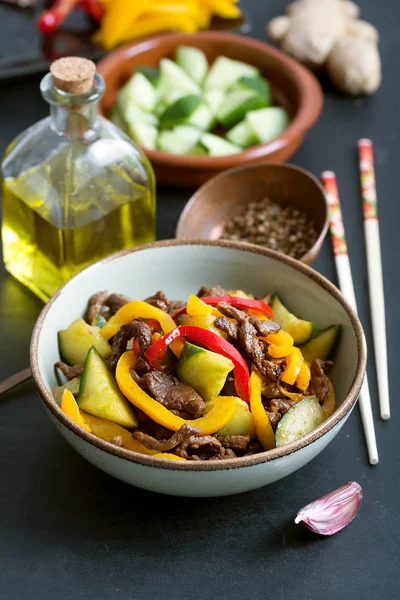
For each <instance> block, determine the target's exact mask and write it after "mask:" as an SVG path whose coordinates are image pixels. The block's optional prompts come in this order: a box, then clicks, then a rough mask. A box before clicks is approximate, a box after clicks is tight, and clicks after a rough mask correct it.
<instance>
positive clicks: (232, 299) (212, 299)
mask: <svg viewBox="0 0 400 600" xmlns="http://www.w3.org/2000/svg"><path fill="white" fill-rule="evenodd" d="M201 301H202V302H203V304H208V305H210V306H217V305H218V304H219V303H220V302H224V303H225V304H231V305H232V306H234V307H235V308H239V309H242V310H248V309H249V308H251V309H255V310H259V311H260V312H262V313H264V314H266V315H267V316H268V317H271V318H272V317H273V316H274V313H273V311H272V308H271V307H270V306H269V304H267V303H266V302H264V301H263V300H251V299H249V298H240V297H238V296H204V298H201ZM185 312H187V307H186V306H184V307H183V308H180V309H179V310H177V311H176V312H175V313H174V314H173V318H174V319H176V318H177V317H179V315H183V314H184V313H185Z"/></svg>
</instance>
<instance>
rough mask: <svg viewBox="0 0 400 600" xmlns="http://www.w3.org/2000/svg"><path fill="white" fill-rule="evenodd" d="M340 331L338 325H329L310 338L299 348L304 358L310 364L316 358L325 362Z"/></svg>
mask: <svg viewBox="0 0 400 600" xmlns="http://www.w3.org/2000/svg"><path fill="white" fill-rule="evenodd" d="M339 330H340V325H331V326H330V327H327V328H326V329H323V330H322V331H320V332H319V333H318V335H316V336H315V337H313V338H311V340H309V341H308V342H307V343H306V344H304V345H303V346H300V350H301V352H302V354H303V356H304V358H305V359H306V360H307V361H308V362H310V363H312V362H313V360H315V359H316V358H321V359H322V360H327V359H328V358H329V355H330V353H331V352H332V349H333V346H334V345H335V342H336V338H337V336H338V333H339Z"/></svg>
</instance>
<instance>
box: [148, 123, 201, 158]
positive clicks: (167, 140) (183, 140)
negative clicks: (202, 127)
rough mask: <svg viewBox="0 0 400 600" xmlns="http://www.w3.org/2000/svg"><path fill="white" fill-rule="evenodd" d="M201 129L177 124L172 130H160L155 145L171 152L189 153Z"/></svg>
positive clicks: (195, 143) (197, 140)
mask: <svg viewBox="0 0 400 600" xmlns="http://www.w3.org/2000/svg"><path fill="white" fill-rule="evenodd" d="M200 136H201V131H199V130H198V129H196V128H195V127H190V126H188V125H178V126H177V127H175V128H174V129H173V130H172V131H162V132H161V133H160V135H159V137H158V142H157V146H158V148H159V149H160V150H162V151H163V152H170V153H171V154H191V153H192V151H194V149H195V147H196V145H197V143H198V142H199V140H200Z"/></svg>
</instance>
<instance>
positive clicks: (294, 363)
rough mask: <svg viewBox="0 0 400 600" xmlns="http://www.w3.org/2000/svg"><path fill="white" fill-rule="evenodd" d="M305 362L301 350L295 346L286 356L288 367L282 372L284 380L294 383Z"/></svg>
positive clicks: (290, 383)
mask: <svg viewBox="0 0 400 600" xmlns="http://www.w3.org/2000/svg"><path fill="white" fill-rule="evenodd" d="M303 363H304V358H303V355H302V353H301V350H299V348H293V349H292V351H291V353H290V354H288V356H287V357H286V368H285V370H284V371H283V373H282V377H281V379H282V381H284V382H285V383H288V384H289V385H294V382H295V381H296V379H297V376H298V374H299V373H300V369H301V365H302V364H303Z"/></svg>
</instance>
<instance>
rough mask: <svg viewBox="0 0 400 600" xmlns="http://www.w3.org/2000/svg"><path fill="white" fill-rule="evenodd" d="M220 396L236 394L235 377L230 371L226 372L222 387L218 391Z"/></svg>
mask: <svg viewBox="0 0 400 600" xmlns="http://www.w3.org/2000/svg"><path fill="white" fill-rule="evenodd" d="M220 396H237V393H236V387H235V378H234V376H233V375H232V373H229V374H228V377H227V378H226V380H225V383H224V387H223V388H222V390H221V392H220Z"/></svg>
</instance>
